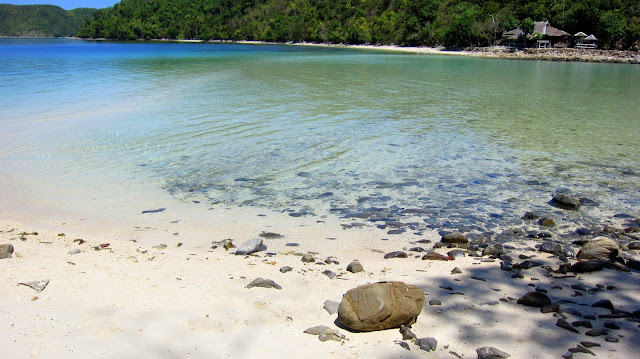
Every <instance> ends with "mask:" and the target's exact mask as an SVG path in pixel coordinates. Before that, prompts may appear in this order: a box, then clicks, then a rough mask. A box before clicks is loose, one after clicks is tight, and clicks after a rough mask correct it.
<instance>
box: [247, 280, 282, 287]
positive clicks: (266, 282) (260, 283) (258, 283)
mask: <svg viewBox="0 0 640 359" xmlns="http://www.w3.org/2000/svg"><path fill="white" fill-rule="evenodd" d="M253 287H261V288H275V289H282V287H281V286H279V285H278V284H277V283H276V282H274V281H272V280H271V279H263V278H256V279H254V280H252V281H251V283H249V284H247V286H246V287H245V288H253Z"/></svg>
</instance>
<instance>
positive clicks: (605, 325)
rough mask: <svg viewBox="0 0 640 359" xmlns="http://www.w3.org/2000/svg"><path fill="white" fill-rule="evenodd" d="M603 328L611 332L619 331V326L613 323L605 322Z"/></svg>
mask: <svg viewBox="0 0 640 359" xmlns="http://www.w3.org/2000/svg"><path fill="white" fill-rule="evenodd" d="M604 327H605V328H607V329H611V330H619V329H620V326H619V325H618V324H616V323H614V322H606V323H604Z"/></svg>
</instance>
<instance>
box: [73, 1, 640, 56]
mask: <svg viewBox="0 0 640 359" xmlns="http://www.w3.org/2000/svg"><path fill="white" fill-rule="evenodd" d="M534 20H535V21H551V22H552V23H553V24H554V26H556V27H558V28H560V29H562V30H564V31H566V32H569V33H572V34H573V33H577V32H580V31H582V32H585V33H589V34H591V33H593V34H595V35H596V36H597V37H598V38H601V39H602V41H601V42H600V43H601V45H602V46H604V47H606V48H627V49H628V48H636V47H637V46H638V44H639V43H640V3H639V2H638V1H637V0H613V1H611V0H577V1H569V0H537V1H530V2H524V1H512V0H509V1H507V0H492V1H479V0H467V1H462V0H414V1H409V0H317V1H310V0H288V1H285V0H122V1H120V2H119V3H117V4H115V5H114V6H112V7H109V8H106V9H101V10H98V11H96V12H95V13H93V14H92V15H91V16H90V17H89V18H88V19H87V20H86V22H85V23H84V25H83V26H82V27H81V28H80V29H79V31H78V32H77V36H79V37H83V38H107V39H121V40H131V39H147V40H149V39H200V40H258V41H276V42H287V41H293V42H321V43H348V44H379V45H390V44H394V45H402V46H446V47H448V48H462V47H474V46H491V45H495V44H497V43H499V41H500V40H501V34H502V32H503V31H505V30H511V29H514V28H517V27H520V28H522V29H523V30H524V31H525V33H531V31H532V30H533V22H534Z"/></svg>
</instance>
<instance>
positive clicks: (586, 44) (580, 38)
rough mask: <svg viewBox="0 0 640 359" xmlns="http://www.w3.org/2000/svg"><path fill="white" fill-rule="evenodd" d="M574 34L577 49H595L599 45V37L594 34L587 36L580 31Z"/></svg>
mask: <svg viewBox="0 0 640 359" xmlns="http://www.w3.org/2000/svg"><path fill="white" fill-rule="evenodd" d="M573 36H574V37H575V38H576V49H595V48H596V47H598V39H597V38H596V37H595V36H594V35H593V34H592V35H589V36H587V34H585V33H584V32H582V31H580V32H579V33H577V34H575V35H573Z"/></svg>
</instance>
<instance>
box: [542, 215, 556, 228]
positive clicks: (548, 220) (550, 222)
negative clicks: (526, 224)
mask: <svg viewBox="0 0 640 359" xmlns="http://www.w3.org/2000/svg"><path fill="white" fill-rule="evenodd" d="M538 224H539V225H541V226H543V227H555V226H556V222H555V221H554V220H553V219H551V218H548V217H543V218H540V219H539V220H538Z"/></svg>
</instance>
